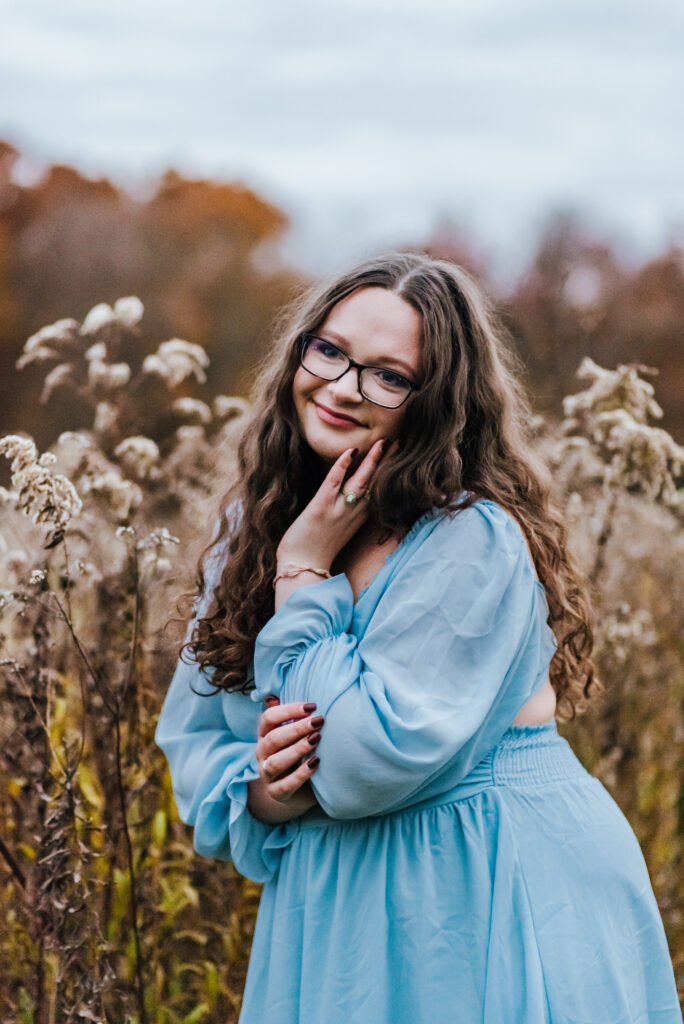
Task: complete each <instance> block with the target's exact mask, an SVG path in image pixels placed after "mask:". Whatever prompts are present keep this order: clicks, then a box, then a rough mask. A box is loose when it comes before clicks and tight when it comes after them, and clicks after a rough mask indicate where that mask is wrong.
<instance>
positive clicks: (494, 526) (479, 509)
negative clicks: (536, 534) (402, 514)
mask: <svg viewBox="0 0 684 1024" xmlns="http://www.w3.org/2000/svg"><path fill="white" fill-rule="evenodd" d="M428 521H429V522H430V523H431V524H432V528H431V529H430V530H429V533H428V534H427V537H426V540H427V543H426V544H424V545H422V548H423V552H422V559H421V560H422V561H425V562H426V563H427V562H430V561H432V560H434V559H438V560H439V561H441V562H443V561H454V562H456V563H458V564H459V565H463V566H466V565H470V566H475V565H480V566H485V567H486V570H487V571H488V572H491V574H492V576H497V575H502V576H507V575H508V574H510V572H511V571H512V570H513V568H514V566H515V565H518V564H519V563H520V562H521V561H522V562H524V563H526V564H527V566H528V567H529V569H530V570H531V572H532V575H533V576H534V578H535V579H536V572H535V569H534V563H533V561H532V557H531V554H530V549H529V546H528V544H527V540H526V538H525V534H524V533H523V530H522V527H521V526H520V523H519V522H518V520H517V519H516V518H515V517H514V516H513V515H512V514H511V513H510V512H509V511H508V510H507V509H505V508H504V507H503V506H502V505H500V504H499V503H498V502H496V501H492V500H491V499H490V498H479V499H478V500H476V501H475V502H473V504H472V505H468V506H466V507H465V508H461V509H435V510H433V514H432V516H431V517H429V520H428Z"/></svg>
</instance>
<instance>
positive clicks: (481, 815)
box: [240, 723, 682, 1024]
mask: <svg viewBox="0 0 684 1024" xmlns="http://www.w3.org/2000/svg"><path fill="white" fill-rule="evenodd" d="M292 824H293V825H297V826H298V827H297V828H296V829H295V830H294V835H292V830H290V839H289V840H288V844H287V846H286V847H285V848H283V849H282V850H279V851H278V854H279V863H278V868H277V871H276V873H275V874H274V876H273V878H272V879H270V880H269V881H267V882H266V884H265V885H264V889H263V894H262V898H261V904H260V908H259V913H258V918H257V923H256V929H255V934H254V941H253V946H252V955H251V959H250V966H249V971H248V976H247V983H246V988H245V994H244V1000H243V1008H242V1013H241V1016H240V1024H265V1022H273V1024H455V1022H463V1024H480V1022H485V1024H544V1022H552V1024H680V1022H681V1020H682V1017H681V1012H680V1010H679V1002H678V999H677V994H676V990H675V983H674V978H673V972H672V966H671V962H670V958H669V953H668V947H667V942H666V938H665V934H664V930H663V925H662V922H661V919H660V915H659V911H658V907H657V905H656V901H655V897H654V895H653V891H652V888H651V884H650V880H649V876H648V872H647V869H646V865H645V863H644V859H643V856H642V854H641V850H640V848H639V844H638V842H637V840H636V837H635V835H634V833H633V832H632V829H631V827H630V826H629V824H628V822H627V820H626V819H625V817H624V815H623V814H622V812H621V811H620V810H619V808H618V807H617V805H616V803H615V802H614V800H613V799H612V797H611V796H610V795H609V794H608V792H607V791H606V789H605V788H604V787H603V785H602V784H601V783H600V782H599V781H598V780H597V779H595V778H593V777H592V776H591V775H589V774H588V772H587V771H586V770H585V769H584V768H583V767H582V765H581V764H580V762H579V761H578V759H577V757H576V756H575V755H574V753H573V752H572V750H571V748H570V746H569V745H568V743H567V742H566V741H565V740H564V739H562V738H561V737H560V736H559V735H558V732H557V730H556V726H555V723H549V724H546V725H542V726H513V727H511V728H509V729H508V730H507V731H506V732H505V734H504V735H503V737H502V739H501V740H500V742H499V743H498V744H497V745H496V746H495V747H494V749H493V750H492V751H491V752H490V753H489V754H488V755H487V756H486V757H485V758H484V760H482V761H481V762H480V763H479V764H478V765H477V766H476V767H475V768H474V769H472V770H471V771H470V773H469V774H468V775H467V776H466V777H465V778H463V779H462V780H461V781H460V782H459V783H458V784H457V785H455V786H454V787H453V788H452V789H450V790H449V791H448V792H445V793H443V794H441V795H440V796H436V797H432V798H430V799H427V800H424V801H423V802H421V803H418V804H416V805H415V806H412V807H411V808H409V809H406V810H403V811H399V812H395V813H392V814H386V815H382V816H375V817H368V818H360V819H356V820H338V819H333V818H330V817H327V816H326V815H325V814H324V813H323V812H322V811H321V810H320V809H319V808H314V809H313V810H312V811H310V812H308V813H307V814H306V815H304V816H303V817H302V818H300V819H297V820H296V821H295V822H293V823H292ZM274 853H275V851H274Z"/></svg>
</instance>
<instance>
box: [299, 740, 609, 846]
mask: <svg viewBox="0 0 684 1024" xmlns="http://www.w3.org/2000/svg"><path fill="white" fill-rule="evenodd" d="M582 778H584V779H587V778H591V776H590V775H589V773H588V772H587V771H586V769H585V768H584V767H583V766H582V764H581V762H580V761H579V760H578V759H577V757H576V756H575V754H574V753H573V751H572V748H571V747H570V744H569V743H568V742H567V740H565V739H563V737H562V736H559V735H558V730H557V728H556V723H555V722H546V723H545V724H544V725H513V726H511V727H510V729H507V730H506V732H505V733H504V734H503V736H502V737H501V739H500V740H499V742H498V743H497V745H496V746H495V747H494V748H493V749H492V750H490V752H489V753H488V754H487V756H486V757H484V758H483V759H482V761H480V763H479V764H477V765H476V766H475V767H474V768H473V769H472V770H471V771H470V772H469V773H468V774H467V775H466V776H465V778H463V779H461V781H460V782H458V783H456V785H454V786H452V787H451V788H450V789H448V790H446V791H445V792H442V793H438V794H437V795H436V796H433V797H427V798H426V799H425V800H420V801H416V802H415V803H411V804H410V805H409V806H407V807H404V808H401V809H399V810H397V811H395V812H394V814H406V813H410V812H412V811H419V810H423V809H425V808H427V807H441V806H443V805H444V804H453V803H457V802H458V801H459V800H467V799H469V798H470V797H473V796H476V795H477V794H478V793H482V792H483V791H484V790H487V789H492V788H494V787H497V786H539V785H543V784H544V783H545V782H560V781H562V780H569V779H582ZM381 817H384V816H381V815H378V816H377V817H373V818H361V819H356V821H357V822H358V821H362V822H366V823H368V822H372V821H377V820H379V819H380V818H381ZM296 824H297V828H298V829H299V828H303V829H306V828H320V827H321V826H324V827H325V826H331V825H351V824H353V822H351V821H344V820H338V819H336V818H329V817H328V816H327V815H326V814H324V812H323V811H321V810H320V808H317V809H316V810H315V811H314V810H312V811H309V812H308V813H307V815H306V816H305V817H302V818H300V819H297V822H296Z"/></svg>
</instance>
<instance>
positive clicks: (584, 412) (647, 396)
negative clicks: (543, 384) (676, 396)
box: [563, 356, 663, 433]
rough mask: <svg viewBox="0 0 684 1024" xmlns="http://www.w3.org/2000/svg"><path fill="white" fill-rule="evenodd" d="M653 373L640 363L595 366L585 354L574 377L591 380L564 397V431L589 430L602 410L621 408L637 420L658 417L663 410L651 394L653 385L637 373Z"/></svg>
mask: <svg viewBox="0 0 684 1024" xmlns="http://www.w3.org/2000/svg"><path fill="white" fill-rule="evenodd" d="M640 372H641V373H653V372H654V371H653V370H650V369H649V368H648V367H647V366H642V365H641V364H639V363H629V364H627V365H623V364H620V365H619V366H618V368H617V369H616V370H606V369H605V368H604V367H602V366H598V365H597V364H596V363H595V362H594V361H593V359H590V358H589V357H588V356H585V358H584V359H583V360H582V362H581V363H580V366H579V369H578V371H577V377H578V378H579V379H580V380H587V381H590V382H591V384H590V386H589V387H588V388H586V390H584V391H580V392H579V394H576V395H568V396H567V397H566V398H564V399H563V412H564V413H565V416H566V417H567V420H566V423H565V424H564V428H565V430H566V432H570V431H579V432H581V433H588V432H590V430H591V424H592V423H593V421H594V420H595V418H596V416H597V415H598V414H599V413H602V412H612V411H614V410H616V409H623V410H625V411H626V412H627V413H629V415H630V416H631V417H632V418H633V419H635V420H636V421H637V422H638V423H646V422H648V418H649V416H652V417H654V418H655V419H660V418H661V417H662V415H663V410H662V409H661V408H660V406H659V405H658V403H657V402H656V401H655V399H654V398H653V395H654V388H653V385H652V384H649V382H648V381H647V380H644V379H643V378H642V377H640V376H639V373H640Z"/></svg>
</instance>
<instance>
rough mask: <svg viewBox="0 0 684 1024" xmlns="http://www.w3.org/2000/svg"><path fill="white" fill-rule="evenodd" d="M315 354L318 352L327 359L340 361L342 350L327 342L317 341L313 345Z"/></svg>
mask: <svg viewBox="0 0 684 1024" xmlns="http://www.w3.org/2000/svg"><path fill="white" fill-rule="evenodd" d="M313 349H314V352H318V353H319V354H320V355H322V356H325V358H326V359H339V356H340V350H339V349H337V348H335V346H334V345H329V344H328V343H327V342H325V341H315V342H314V343H313Z"/></svg>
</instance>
